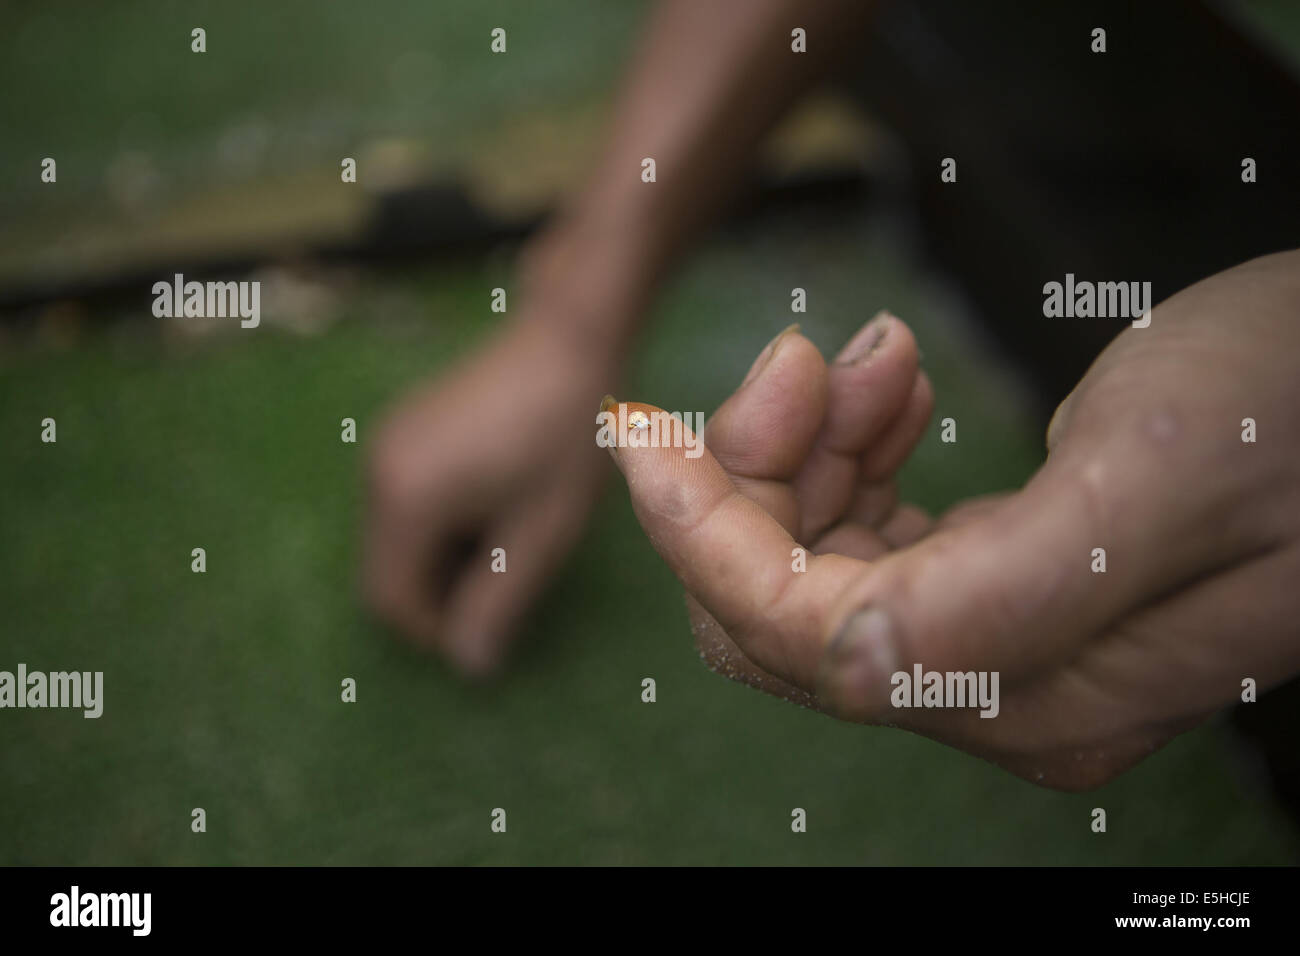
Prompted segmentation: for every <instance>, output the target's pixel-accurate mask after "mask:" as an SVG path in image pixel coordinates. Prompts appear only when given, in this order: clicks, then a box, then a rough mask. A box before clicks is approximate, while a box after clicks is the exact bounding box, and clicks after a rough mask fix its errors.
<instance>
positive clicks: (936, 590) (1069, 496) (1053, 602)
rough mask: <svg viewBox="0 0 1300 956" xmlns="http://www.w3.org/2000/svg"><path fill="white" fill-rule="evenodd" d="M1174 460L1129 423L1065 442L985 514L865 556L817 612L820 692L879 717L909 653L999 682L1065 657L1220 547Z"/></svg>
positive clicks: (916, 661) (844, 708) (853, 710)
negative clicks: (823, 616)
mask: <svg viewBox="0 0 1300 956" xmlns="http://www.w3.org/2000/svg"><path fill="white" fill-rule="evenodd" d="M1180 464H1182V465H1184V466H1190V463H1179V462H1176V461H1170V460H1168V459H1167V458H1163V457H1162V456H1161V455H1159V454H1157V453H1155V452H1154V451H1152V450H1151V445H1150V443H1149V442H1146V441H1144V436H1143V434H1142V432H1141V430H1140V429H1130V428H1127V427H1119V428H1115V429H1114V430H1112V431H1110V432H1108V433H1099V432H1093V433H1092V434H1090V435H1089V436H1088V437H1087V439H1086V440H1080V441H1074V442H1070V441H1064V442H1063V443H1062V444H1061V446H1060V448H1059V449H1058V452H1057V453H1055V454H1053V455H1052V457H1051V458H1050V459H1049V460H1048V462H1047V464H1046V465H1044V467H1043V468H1042V469H1041V470H1040V471H1039V472H1038V473H1037V474H1036V475H1035V476H1034V478H1033V479H1032V480H1031V481H1030V482H1029V483H1028V484H1027V485H1026V486H1025V487H1024V489H1022V490H1021V491H1020V492H1017V493H1016V494H1013V495H1011V496H1009V497H1008V498H1006V499H1004V500H1003V501H1001V502H999V503H998V504H997V505H996V506H994V507H992V508H991V509H990V510H989V511H988V512H987V513H986V514H984V515H982V516H980V517H979V518H976V519H974V520H971V521H969V522H965V523H963V524H961V525H959V526H956V527H950V528H948V529H945V530H942V531H939V532H936V533H934V534H932V535H931V536H929V537H928V538H925V539H923V540H922V541H921V542H919V543H917V544H915V545H913V546H911V547H909V548H906V549H903V550H900V551H896V552H894V553H892V554H891V555H889V556H888V557H886V558H884V559H882V560H880V561H878V562H876V563H875V564H874V565H873V567H872V569H871V571H870V572H869V573H868V574H866V575H864V576H863V577H862V578H861V579H860V580H858V581H857V582H855V583H854V584H853V585H852V586H850V587H849V588H848V589H847V590H846V591H845V592H844V594H843V596H842V597H841V598H840V599H838V600H837V603H836V607H835V609H834V610H833V611H832V612H831V614H830V618H831V620H832V622H833V623H832V630H831V633H830V635H829V636H828V639H827V651H826V656H825V659H824V660H823V662H822V666H821V668H820V672H819V684H818V694H819V697H821V698H823V699H824V702H825V703H826V704H827V705H828V706H829V707H830V708H831V709H832V710H833V711H835V712H836V713H837V714H838V715H839V716H842V717H845V718H846V719H854V720H870V719H880V718H881V717H883V716H884V715H885V714H887V713H889V712H890V711H891V708H890V706H889V703H890V701H889V698H890V694H891V691H892V689H893V681H892V677H893V675H894V674H896V673H898V672H899V671H904V672H911V671H912V670H913V668H915V667H916V666H917V665H920V666H921V667H922V668H923V670H924V671H925V672H927V673H928V672H931V671H937V672H940V673H945V674H946V673H954V672H956V673H966V672H970V671H986V672H990V673H992V672H996V673H998V674H999V679H1000V683H1001V687H1002V691H1003V693H1006V692H1007V691H1008V690H1010V689H1011V688H1013V687H1015V686H1016V685H1017V684H1019V683H1022V682H1024V681H1026V680H1027V679H1029V678H1030V677H1033V676H1035V675H1037V674H1040V673H1042V672H1043V671H1045V670H1046V669H1047V668H1051V667H1054V666H1057V665H1059V664H1062V663H1065V662H1067V661H1069V660H1070V659H1071V658H1072V657H1074V656H1075V655H1076V654H1077V652H1078V651H1079V649H1080V648H1081V647H1082V646H1083V644H1084V643H1085V642H1086V641H1087V640H1088V639H1089V638H1091V637H1092V636H1094V635H1096V634H1098V633H1101V632H1102V631H1104V630H1105V629H1106V628H1107V627H1108V626H1109V625H1111V624H1112V623H1114V622H1115V621H1117V620H1119V619H1120V618H1121V617H1123V616H1124V615H1125V614H1126V613H1128V612H1129V611H1131V610H1132V609H1134V608H1136V607H1138V606H1141V605H1143V604H1145V603H1147V602H1148V601H1150V600H1152V599H1153V598H1154V597H1158V596H1159V595H1161V594H1164V593H1168V592H1169V591H1170V590H1171V589H1173V588H1175V587H1177V586H1178V585H1179V584H1180V583H1182V582H1184V581H1186V580H1189V579H1191V578H1192V577H1195V576H1196V575H1198V574H1200V573H1203V571H1204V570H1205V569H1206V568H1207V567H1209V566H1210V565H1211V564H1213V563H1214V562H1215V561H1221V560H1223V559H1224V558H1225V557H1229V556H1230V554H1229V553H1228V552H1229V551H1230V549H1231V547H1232V546H1231V545H1229V544H1228V542H1227V541H1226V539H1225V537H1224V535H1223V534H1222V529H1221V528H1214V527H1209V526H1208V523H1207V522H1206V521H1205V520H1204V507H1203V506H1204V504H1205V503H1204V502H1197V501H1190V500H1187V499H1186V498H1184V497H1180V495H1179V494H1178V493H1177V492H1176V491H1175V490H1174V488H1173V487H1172V486H1171V485H1170V483H1169V481H1168V476H1169V473H1170V469H1171V467H1173V468H1175V469H1176V468H1178V467H1179V465H1180ZM1172 541H1176V542H1177V543H1178V547H1177V548H1170V547H1169V546H1168V543H1169V542H1172ZM1107 563H1109V566H1107Z"/></svg>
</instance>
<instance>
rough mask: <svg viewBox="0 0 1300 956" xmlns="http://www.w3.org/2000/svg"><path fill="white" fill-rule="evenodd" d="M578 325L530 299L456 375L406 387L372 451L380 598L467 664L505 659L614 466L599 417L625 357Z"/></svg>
mask: <svg viewBox="0 0 1300 956" xmlns="http://www.w3.org/2000/svg"><path fill="white" fill-rule="evenodd" d="M567 321H568V317H567V316H562V315H558V314H556V313H555V310H554V309H551V308H548V307H542V306H530V307H527V308H526V309H525V310H524V313H523V314H522V315H521V316H520V318H518V319H516V320H513V321H512V322H511V324H510V325H509V326H508V327H507V328H505V329H504V330H503V331H502V332H501V334H500V335H499V336H498V337H497V339H496V341H494V342H493V343H492V344H491V345H489V346H488V347H487V348H486V349H485V350H483V351H482V352H480V353H479V354H478V355H476V356H474V357H473V358H471V359H470V360H469V361H467V362H466V363H465V364H463V365H461V366H460V367H458V368H457V369H456V370H455V371H454V372H453V373H452V374H451V375H450V376H449V377H447V378H444V379H440V380H437V381H435V382H432V383H429V384H426V385H424V386H422V387H421V388H419V389H418V390H416V391H415V392H414V393H412V394H411V395H409V396H408V397H406V398H405V399H404V400H403V401H402V402H401V403H400V404H399V405H398V406H397V407H396V408H395V409H394V410H393V411H391V412H390V413H389V415H388V416H387V419H386V421H385V422H384V423H383V424H382V426H381V427H380V429H379V432H378V436H377V438H376V440H375V442H374V444H373V446H372V448H371V449H370V455H369V465H370V469H369V479H370V481H369V495H368V506H367V514H366V519H365V557H364V565H363V577H364V581H363V584H364V589H365V592H366V595H367V597H368V599H369V602H370V603H371V604H372V605H373V607H374V608H375V610H376V611H377V612H378V613H379V614H380V615H381V616H382V617H384V618H385V619H386V620H387V621H388V622H389V623H390V624H391V625H392V626H393V627H394V628H395V629H396V630H397V631H399V632H400V633H402V634H404V635H406V636H408V637H410V638H411V639H413V640H415V641H416V642H417V643H419V644H421V645H423V646H427V647H431V648H435V649H438V650H440V651H442V652H443V653H445V654H446V655H447V656H448V657H449V658H450V659H451V661H452V662H453V663H454V664H455V665H456V666H457V667H458V668H459V669H460V670H462V671H463V672H465V673H466V674H470V675H483V674H486V673H489V672H491V671H493V670H495V669H496V668H498V667H499V666H500V664H501V662H502V660H503V658H504V656H505V654H506V652H507V650H508V647H509V644H510V641H511V639H512V638H513V636H514V635H515V634H516V633H518V631H519V625H520V624H521V621H522V619H523V617H524V615H525V613H526V611H527V610H528V608H529V606H530V605H531V603H532V602H533V601H534V600H535V599H536V598H537V596H538V594H539V592H540V591H541V590H542V588H543V587H544V585H545V583H546V580H547V578H548V577H549V576H550V574H551V573H552V572H553V571H555V570H556V568H557V566H558V565H559V563H560V562H561V561H562V559H563V558H564V556H565V555H566V553H567V552H568V551H569V549H570V548H571V547H572V545H573V544H574V542H575V541H576V539H577V537H578V535H579V533H580V532H581V529H582V526H583V524H584V522H585V519H586V517H587V515H588V512H589V510H590V507H591V505H592V503H593V500H594V498H595V492H596V489H597V485H598V482H599V480H600V477H601V474H602V472H603V471H604V470H606V469H607V467H608V466H607V465H606V464H605V461H604V457H603V454H602V453H601V452H600V451H599V450H598V449H597V448H596V447H595V445H594V443H593V441H592V438H591V434H592V430H591V428H590V427H589V426H588V425H587V419H588V418H589V417H590V415H589V412H590V408H591V402H592V396H593V395H596V396H599V395H600V394H601V392H603V391H605V390H607V389H608V388H610V387H611V385H612V382H613V380H614V375H615V365H616V360H615V359H614V357H613V355H612V354H611V353H609V352H608V351H606V350H604V349H602V348H598V347H584V342H583V339H582V337H581V336H580V335H577V334H575V330H574V329H573V327H572V326H570V325H566V324H565V323H566V322H567ZM539 423H545V427H539ZM497 549H501V550H500V551H498V550H497ZM494 568H495V569H494ZM502 569H504V570H502Z"/></svg>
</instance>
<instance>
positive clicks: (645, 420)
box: [627, 410, 650, 428]
mask: <svg viewBox="0 0 1300 956" xmlns="http://www.w3.org/2000/svg"><path fill="white" fill-rule="evenodd" d="M627 427H628V428H649V427H650V416H649V415H647V414H646V413H645V412H643V411H639V410H638V411H635V412H632V413H631V414H630V415H628V416H627Z"/></svg>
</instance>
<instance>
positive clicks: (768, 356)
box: [740, 322, 799, 387]
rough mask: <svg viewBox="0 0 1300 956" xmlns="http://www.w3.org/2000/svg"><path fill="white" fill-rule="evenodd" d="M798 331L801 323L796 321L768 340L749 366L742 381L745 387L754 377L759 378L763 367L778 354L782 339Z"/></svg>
mask: <svg viewBox="0 0 1300 956" xmlns="http://www.w3.org/2000/svg"><path fill="white" fill-rule="evenodd" d="M798 331H799V323H798V322H795V323H793V324H792V325H787V326H786V327H785V328H784V329H782V330H781V331H780V332H778V333H777V334H776V338H774V339H772V341H770V342H768V343H767V346H766V347H765V348H764V349H763V351H761V352H759V353H758V358H756V359H754V364H753V365H751V366H750V367H749V372H748V373H747V374H746V375H745V380H744V381H743V382H741V383H740V384H741V386H742V387H743V386H745V385H748V384H749V383H750V382H752V381H753V380H754V379H756V378H758V376H759V375H760V374H761V373H762V371H763V369H765V368H766V367H767V365H768V363H769V362H771V361H772V356H774V355H776V350H777V349H778V348H780V347H781V340H782V339H784V338H785V337H786V336H787V335H789V334H790V333H791V332H798Z"/></svg>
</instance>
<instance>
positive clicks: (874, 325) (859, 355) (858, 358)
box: [835, 312, 896, 365]
mask: <svg viewBox="0 0 1300 956" xmlns="http://www.w3.org/2000/svg"><path fill="white" fill-rule="evenodd" d="M895 321H896V320H895V318H894V316H893V315H891V314H890V313H888V312H879V313H877V314H876V317H875V318H874V319H872V320H871V321H870V322H869V323H868V324H867V325H866V326H865V327H863V328H862V329H860V330H859V331H858V334H857V335H855V336H853V338H851V339H849V344H848V345H846V346H844V348H843V349H842V350H841V351H840V354H839V357H838V358H836V359H835V364H836V365H853V364H856V363H858V362H865V361H866V360H867V359H869V358H871V356H873V355H875V354H876V353H877V352H879V351H880V346H881V345H882V344H883V343H884V341H885V336H886V335H888V334H889V329H890V327H891V326H892V325H893V323H894V322H895Z"/></svg>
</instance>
